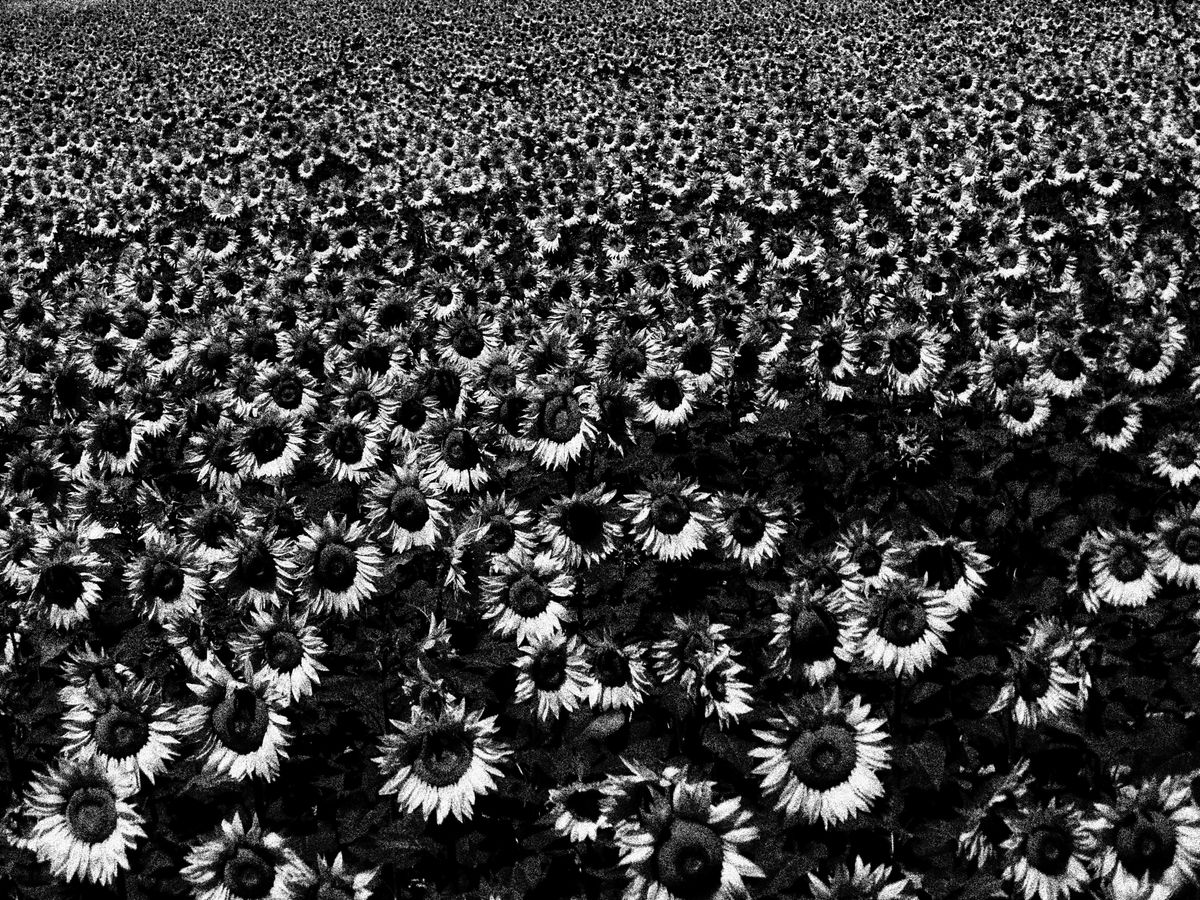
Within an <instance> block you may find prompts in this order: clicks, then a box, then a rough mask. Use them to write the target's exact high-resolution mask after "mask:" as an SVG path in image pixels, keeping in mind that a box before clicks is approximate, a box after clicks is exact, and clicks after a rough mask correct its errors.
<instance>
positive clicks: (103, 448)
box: [84, 403, 145, 475]
mask: <svg viewBox="0 0 1200 900" xmlns="http://www.w3.org/2000/svg"><path fill="white" fill-rule="evenodd" d="M84 434H85V438H86V441H87V444H86V446H87V449H88V452H89V453H90V454H91V456H92V459H93V460H94V462H95V464H96V465H98V466H100V467H101V469H103V470H104V471H107V472H111V473H112V474H114V475H128V474H129V473H131V472H133V471H134V469H136V468H137V466H138V463H140V462H141V459H142V449H143V446H142V445H143V441H144V438H145V435H144V428H143V426H142V424H141V422H140V421H139V419H138V416H137V414H136V413H135V412H134V411H133V410H131V409H127V408H126V407H125V406H124V405H120V406H118V405H116V404H113V403H105V404H102V405H101V406H100V408H99V409H98V410H97V411H96V412H95V413H94V414H93V415H92V416H91V418H90V419H89V421H88V423H87V425H86V426H85V430H84Z"/></svg>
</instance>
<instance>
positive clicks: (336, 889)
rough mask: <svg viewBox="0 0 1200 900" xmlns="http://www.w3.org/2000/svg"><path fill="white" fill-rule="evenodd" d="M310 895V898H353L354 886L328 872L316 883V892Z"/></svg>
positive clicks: (316, 899)
mask: <svg viewBox="0 0 1200 900" xmlns="http://www.w3.org/2000/svg"><path fill="white" fill-rule="evenodd" d="M311 897H312V900H354V898H355V893H354V886H353V885H351V884H347V883H346V882H345V881H341V880H338V879H337V878H335V877H334V876H333V875H332V874H330V875H329V876H328V877H327V878H326V879H325V880H324V881H322V882H321V883H320V884H319V885H317V889H316V893H315V894H313V895H311Z"/></svg>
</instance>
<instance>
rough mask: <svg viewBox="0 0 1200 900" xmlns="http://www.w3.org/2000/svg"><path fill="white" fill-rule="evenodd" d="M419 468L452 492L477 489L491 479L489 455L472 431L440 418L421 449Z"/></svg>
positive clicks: (490, 457) (452, 421) (447, 419)
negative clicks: (421, 465) (421, 461)
mask: <svg viewBox="0 0 1200 900" xmlns="http://www.w3.org/2000/svg"><path fill="white" fill-rule="evenodd" d="M421 453H422V456H423V466H424V468H425V469H426V470H427V471H428V472H429V474H430V475H431V476H432V477H433V479H434V480H435V481H436V482H437V483H438V484H440V485H441V486H442V487H443V488H444V489H446V490H448V491H452V492H454V493H460V494H462V493H468V492H470V491H475V490H479V489H480V488H482V487H483V486H484V485H485V484H487V483H488V482H489V481H491V479H492V475H491V474H490V472H489V471H488V467H489V464H490V463H491V461H492V458H493V454H492V452H491V451H490V450H488V449H487V447H486V446H485V445H484V443H483V442H482V441H481V440H480V438H479V436H478V434H477V432H476V431H475V429H474V428H471V427H467V426H464V425H460V424H457V423H456V422H455V421H454V420H453V419H451V418H449V417H442V418H441V419H440V420H438V421H437V422H435V424H434V425H433V426H431V429H430V432H429V435H428V440H427V442H426V443H425V444H424V446H423V447H422V448H421Z"/></svg>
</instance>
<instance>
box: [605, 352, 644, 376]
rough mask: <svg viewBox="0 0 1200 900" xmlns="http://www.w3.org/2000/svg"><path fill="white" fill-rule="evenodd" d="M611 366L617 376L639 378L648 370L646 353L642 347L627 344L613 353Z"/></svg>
mask: <svg viewBox="0 0 1200 900" xmlns="http://www.w3.org/2000/svg"><path fill="white" fill-rule="evenodd" d="M609 367H610V368H611V370H612V373H613V375H615V376H616V377H617V378H637V377H638V376H639V375H641V374H642V372H644V371H646V354H645V353H644V352H642V349H641V348H640V347H636V346H633V345H626V346H624V347H621V348H620V349H619V350H617V352H616V353H614V354H613V356H612V362H611V363H610V364H609Z"/></svg>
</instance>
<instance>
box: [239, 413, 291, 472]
mask: <svg viewBox="0 0 1200 900" xmlns="http://www.w3.org/2000/svg"><path fill="white" fill-rule="evenodd" d="M287 445H288V433H287V429H286V428H284V427H283V426H282V425H280V424H279V423H278V422H260V423H259V424H257V425H254V426H253V427H251V429H250V432H249V434H247V435H246V447H247V449H248V450H249V451H250V455H251V456H253V457H254V460H255V462H257V463H258V464H259V465H262V464H264V463H268V462H271V461H273V460H276V459H279V457H281V456H282V455H283V452H284V450H286V449H287Z"/></svg>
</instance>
